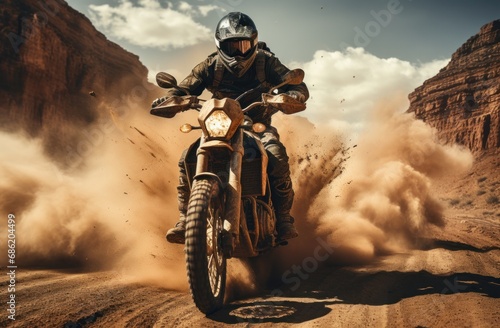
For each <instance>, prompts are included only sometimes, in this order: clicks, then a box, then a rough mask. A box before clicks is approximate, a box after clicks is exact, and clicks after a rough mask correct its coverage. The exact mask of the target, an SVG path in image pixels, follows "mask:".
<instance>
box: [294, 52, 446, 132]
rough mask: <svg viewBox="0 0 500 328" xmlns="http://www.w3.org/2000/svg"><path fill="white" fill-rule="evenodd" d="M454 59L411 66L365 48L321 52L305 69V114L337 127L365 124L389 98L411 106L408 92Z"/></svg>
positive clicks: (296, 65) (315, 120) (390, 100)
mask: <svg viewBox="0 0 500 328" xmlns="http://www.w3.org/2000/svg"><path fill="white" fill-rule="evenodd" d="M448 61H449V60H436V61H432V62H430V63H423V64H422V63H421V64H412V63H410V62H407V61H403V60H400V59H397V58H388V59H383V58H378V57H376V56H374V55H372V54H370V53H368V52H366V51H365V50H364V49H363V48H347V49H346V50H345V51H343V52H340V51H335V52H328V51H323V50H318V51H316V53H315V54H314V57H313V60H312V61H310V62H307V63H292V64H290V68H293V67H302V68H303V69H304V71H305V72H306V77H305V82H306V84H307V86H308V88H309V92H310V94H311V98H310V99H309V101H308V108H307V110H306V111H305V112H304V113H303V115H304V116H307V117H308V118H309V119H310V120H311V121H313V122H316V123H319V122H328V123H330V125H331V126H334V127H337V128H338V127H343V128H344V129H346V128H347V127H351V128H352V129H356V130H359V129H361V128H362V127H363V122H366V121H367V120H368V119H369V118H370V116H371V115H372V113H373V112H374V110H375V109H376V108H377V107H380V106H381V105H383V103H384V102H391V106H394V102H395V101H397V102H398V106H400V107H401V109H402V110H406V109H407V108H408V105H409V103H408V99H407V96H408V94H409V93H410V92H412V91H413V90H414V89H415V88H416V87H418V86H419V85H421V84H422V83H423V82H424V81H425V80H426V79H428V78H430V77H432V76H434V75H435V74H437V73H438V71H439V69H440V68H442V67H444V66H445V65H446V64H447V63H448Z"/></svg>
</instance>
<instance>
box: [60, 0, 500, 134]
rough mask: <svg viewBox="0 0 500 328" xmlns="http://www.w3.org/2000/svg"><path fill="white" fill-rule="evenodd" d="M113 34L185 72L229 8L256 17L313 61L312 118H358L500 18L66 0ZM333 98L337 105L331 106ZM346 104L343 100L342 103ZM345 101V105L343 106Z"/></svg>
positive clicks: (394, 0) (405, 1)
mask: <svg viewBox="0 0 500 328" xmlns="http://www.w3.org/2000/svg"><path fill="white" fill-rule="evenodd" d="M68 3H69V4H70V5H71V6H72V7H73V8H75V9H77V10H78V11H80V12H82V13H83V14H85V15H86V16H87V17H89V18H90V20H91V21H92V23H93V24H94V26H96V28H97V29H98V30H100V31H101V32H103V33H104V34H105V35H106V36H107V37H108V38H109V39H110V40H112V41H114V42H116V43H118V44H120V45H121V46H122V47H124V48H125V49H127V50H128V51H130V52H133V53H135V54H137V55H138V56H139V57H140V60H141V61H142V62H143V64H145V65H146V66H147V67H148V69H149V70H150V76H154V74H155V73H156V72H157V71H168V72H170V73H172V74H174V75H175V76H176V77H178V79H182V78H183V77H184V76H185V75H186V74H187V73H188V72H189V71H190V70H191V68H192V67H193V66H194V65H196V64H197V63H198V62H200V61H202V60H203V59H204V58H205V57H206V55H208V54H209V53H210V52H212V51H214V49H215V48H214V47H215V46H214V42H213V32H214V28H215V26H216V24H217V22H218V21H219V19H220V18H221V17H222V16H223V15H224V14H225V13H227V12H229V11H241V12H244V13H246V14H248V15H249V16H250V17H252V18H253V20H254V22H255V23H256V25H257V28H258V30H259V39H260V40H263V41H266V42H267V43H268V45H269V46H270V47H271V49H272V50H273V51H274V52H275V53H276V55H277V57H279V58H280V60H281V61H282V62H283V63H285V64H286V65H287V66H289V67H290V68H293V67H302V68H304V69H305V70H306V83H307V84H308V86H309V88H310V89H311V94H312V97H311V98H312V99H311V100H310V101H309V108H311V107H312V108H313V110H311V111H309V112H310V113H309V114H307V115H308V117H309V118H311V119H312V120H313V121H318V122H319V121H322V122H324V121H325V120H326V121H328V122H330V123H331V124H334V125H336V126H339V124H340V125H346V126H352V125H356V124H358V123H359V122H360V121H361V117H362V116H364V114H365V113H366V111H369V110H370V108H372V107H374V106H375V105H376V104H377V103H380V102H381V101H382V100H383V99H385V98H386V97H388V96H391V95H393V96H394V97H396V96H397V97H401V98H404V100H402V101H401V104H400V106H401V108H402V109H404V108H405V106H406V107H407V105H408V104H407V101H406V96H407V94H408V93H409V92H411V91H412V90H413V89H414V88H415V87H417V86H418V85H420V84H421V83H422V82H423V81H424V80H425V79H427V78H429V77H431V76H433V75H435V74H436V73H437V72H438V70H439V69H440V68H441V67H443V66H444V65H446V63H447V61H448V60H449V58H450V57H451V55H452V53H453V52H454V51H455V50H456V49H457V48H458V47H459V46H460V45H461V44H463V43H464V42H465V41H466V40H467V39H468V38H469V37H471V36H472V35H474V34H476V33H477V32H479V29H480V27H481V26H482V25H484V24H486V23H488V22H490V21H492V20H494V19H498V18H499V16H500V1H493V0H490V1H485V0H475V1H473V0H469V1H466V0H455V1H453V0H441V1H431V0H370V1H369V0H361V1H352V0H351V1H348V0H330V1H327V0H273V1H269V0H266V1H264V0H186V1H165V0H68ZM332 104H335V106H333V107H335V108H337V109H338V110H336V111H335V110H334V111H333V112H334V114H332V111H331V109H330V108H331V107H332ZM340 104H342V105H340ZM340 109H342V110H340Z"/></svg>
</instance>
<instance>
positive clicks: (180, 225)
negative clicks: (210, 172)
mask: <svg viewBox="0 0 500 328" xmlns="http://www.w3.org/2000/svg"><path fill="white" fill-rule="evenodd" d="M185 157H186V151H184V152H183V153H182V156H181V159H180V160H179V185H178V186H177V202H178V205H179V221H178V222H177V223H176V224H175V226H174V227H173V228H172V229H170V230H168V231H167V236H166V237H167V240H168V241H169V242H170V243H175V244H184V240H185V234H186V212H187V205H188V201H189V195H190V190H189V184H188V177H187V174H186V167H185V166H184V159H185Z"/></svg>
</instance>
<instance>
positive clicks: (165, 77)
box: [156, 72, 177, 89]
mask: <svg viewBox="0 0 500 328" xmlns="http://www.w3.org/2000/svg"><path fill="white" fill-rule="evenodd" d="M156 84H158V86H159V87H161V88H163V89H170V88H177V80H176V79H175V77H173V76H172V75H170V74H168V73H165V72H159V73H158V74H156Z"/></svg>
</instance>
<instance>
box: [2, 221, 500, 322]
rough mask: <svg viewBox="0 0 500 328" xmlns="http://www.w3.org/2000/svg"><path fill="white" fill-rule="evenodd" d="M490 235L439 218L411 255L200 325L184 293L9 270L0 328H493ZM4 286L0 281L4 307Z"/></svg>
mask: <svg viewBox="0 0 500 328" xmlns="http://www.w3.org/2000/svg"><path fill="white" fill-rule="evenodd" d="M499 227H500V225H499V217H498V216H492V217H491V218H484V217H472V216H468V215H457V216H453V217H449V218H447V227H446V229H444V230H438V229H436V230H435V231H433V232H431V233H430V234H429V236H427V237H426V238H423V239H422V247H420V249H418V250H414V251H411V252H409V253H407V254H395V255H391V256H388V257H384V258H380V260H379V261H377V262H376V263H372V264H370V265H364V266H359V267H323V268H319V269H318V270H316V271H315V272H312V273H310V274H308V275H307V277H306V276H305V275H304V276H303V278H304V279H302V280H300V283H297V284H293V285H291V284H288V285H287V284H282V285H277V286H275V287H276V288H277V289H278V290H279V291H280V292H282V295H281V296H280V297H272V296H270V295H271V294H272V292H271V290H269V291H267V292H264V293H262V294H261V295H259V296H258V297H253V298H247V299H242V300H238V301H233V302H231V303H229V304H227V306H226V307H225V308H224V309H222V310H221V311H219V312H217V313H215V314H213V315H211V316H209V317H205V316H204V315H203V314H201V313H200V312H198V310H197V309H196V308H195V306H194V304H193V302H192V300H191V296H190V295H189V294H188V293H182V292H173V291H169V290H165V289H162V288H158V287H151V286H144V285H139V284H132V283H129V282H127V278H126V277H124V276H123V275H121V274H118V273H116V272H109V271H107V272H91V273H81V272H68V271H53V270H22V269H18V272H17V276H16V279H17V283H16V287H17V288H16V311H17V312H16V320H15V321H12V320H9V319H8V318H7V315H8V314H7V313H6V311H2V312H3V315H2V316H1V317H0V326H2V327H5V326H6V325H7V326H9V327H199V326H204V327H219V326H248V325H249V324H252V325H262V326H269V325H271V323H272V324H273V326H283V327H284V326H289V325H298V326H306V327H499V326H500V300H499V297H500V241H499V234H500V229H499ZM3 270H5V268H3ZM166 278H167V277H166ZM8 279H9V278H8V276H7V275H5V274H4V275H2V278H1V287H0V299H2V300H3V302H2V303H3V304H4V307H6V303H5V300H6V299H7V298H8V296H7V285H8ZM296 286H298V288H295V287H296ZM292 289H295V290H292ZM280 294H281V293H280ZM274 295H277V293H276V290H274Z"/></svg>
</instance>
